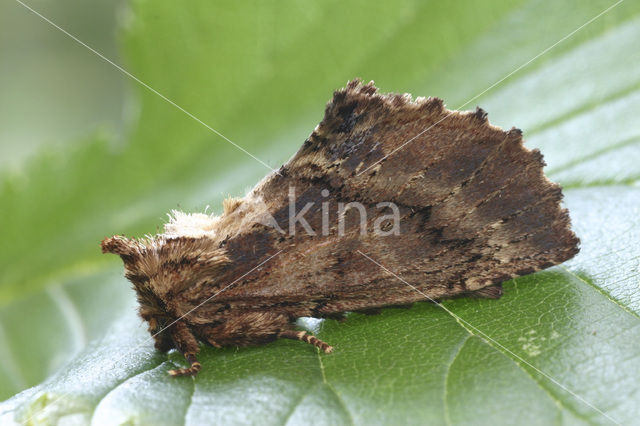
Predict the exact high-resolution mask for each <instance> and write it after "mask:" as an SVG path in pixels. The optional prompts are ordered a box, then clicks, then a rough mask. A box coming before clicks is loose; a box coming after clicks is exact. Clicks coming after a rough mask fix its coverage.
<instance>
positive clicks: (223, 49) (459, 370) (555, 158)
mask: <svg viewBox="0 0 640 426" xmlns="http://www.w3.org/2000/svg"><path fill="white" fill-rule="evenodd" d="M614 4H615V3H614V2H613V1H604V0H598V1H592V2H581V1H577V0H575V1H574V0H571V1H565V2H553V1H548V0H498V1H492V2H484V1H480V0H464V1H460V2H446V3H445V2H437V1H417V0H415V1H411V0H397V1H390V2H384V3H382V2H378V3H372V2H366V1H328V0H327V1H319V2H307V1H294V0H289V1H282V2H275V1H274V2H271V1H268V2H259V1H251V2H233V1H219V2H215V3H213V2H210V1H208V0H195V1H191V2H188V3H177V2H174V1H170V0H156V1H153V2H152V1H148V0H131V1H128V2H126V1H124V0H119V1H111V0H110V1H101V2H80V1H77V0H73V1H72V0H64V1H56V2H50V1H44V0H32V1H29V2H28V5H29V6H31V7H33V8H34V9H35V10H37V11H38V12H40V13H41V14H42V15H44V16H46V17H47V18H49V19H51V20H52V21H53V22H55V23H56V24H57V25H59V26H61V27H62V28H64V29H65V30H67V31H69V32H70V33H72V34H73V35H75V36H76V37H78V38H79V39H80V40H82V41H83V42H85V43H87V44H88V45H90V46H91V47H93V48H95V49H96V50H98V51H99V52H101V53H102V54H104V55H105V56H106V57H108V58H110V59H112V60H113V61H114V62H115V63H117V64H120V65H122V66H123V67H124V68H125V69H126V70H128V71H130V72H131V73H132V74H134V75H135V76H136V77H138V78H139V79H140V80H142V81H143V82H145V83H146V84H148V85H150V86H151V87H153V88H154V89H155V90H157V91H158V92H160V93H161V94H162V95H164V96H166V97H167V98H169V99H171V100H172V101H174V102H176V103H177V104H178V105H180V106H181V107H183V108H184V109H185V110H187V111H189V112H190V113H192V114H194V115H195V116H197V117H198V118H199V119H201V120H202V121H203V122H205V123H207V124H208V125H210V126H212V127H213V128H215V129H216V130H218V131H220V132H222V133H223V134H224V135H225V136H227V137H229V138H230V139H231V140H233V141H234V142H236V143H237V144H239V145H241V146H242V147H243V148H245V149H247V150H248V151H250V152H251V153H252V154H254V155H255V156H257V157H258V158H260V159H261V160H263V161H265V162H266V163H267V164H268V165H269V166H271V167H274V168H275V167H278V166H279V165H280V164H282V162H284V161H286V159H287V158H289V157H290V156H291V155H292V154H293V153H294V152H295V150H296V149H297V148H298V147H299V145H300V144H301V143H302V142H303V141H304V139H305V138H306V137H307V136H308V134H309V133H310V132H311V131H312V129H313V128H314V127H315V125H316V124H317V122H318V121H319V120H320V119H321V118H322V113H323V110H324V105H325V103H326V102H327V101H328V100H329V99H330V97H331V94H332V91H333V90H335V89H336V88H339V87H342V86H343V85H344V84H345V83H346V82H347V81H348V80H350V79H352V78H354V77H361V78H363V79H364V80H371V79H373V80H375V81H376V84H377V86H378V87H380V89H381V90H382V91H393V92H411V93H413V94H414V95H415V96H422V95H424V96H439V97H441V98H443V99H444V100H445V102H446V104H447V106H448V107H449V108H452V109H454V108H457V107H459V106H461V105H463V104H465V103H466V102H467V101H469V100H470V99H472V98H474V97H475V96H476V95H479V94H482V95H481V96H479V97H478V98H477V99H473V101H472V102H470V103H468V105H465V106H464V109H473V108H475V106H476V105H480V106H482V107H483V108H484V109H486V110H487V111H488V112H489V119H490V120H491V122H492V123H493V124H496V125H499V126H502V127H505V128H510V127H511V126H517V127H520V128H522V129H523V130H524V135H525V139H526V141H527V142H526V144H527V146H529V147H538V148H540V149H541V150H542V152H543V154H544V155H545V159H546V161H547V163H548V167H547V169H546V172H547V174H548V175H549V176H550V177H551V178H552V179H553V180H555V181H559V182H561V183H562V184H563V186H564V187H565V194H566V203H567V206H568V207H569V209H570V211H571V214H572V219H573V223H574V227H575V229H576V232H577V233H578V235H579V236H580V238H581V239H582V251H581V254H580V255H579V256H578V257H577V258H576V259H574V260H572V261H571V262H569V263H568V264H567V265H565V266H563V267H560V268H555V269H553V270H552V271H550V272H545V273H541V274H534V275H533V276H530V277H526V278H523V279H521V280H518V282H515V281H511V282H509V283H507V284H506V285H505V288H506V293H505V296H504V297H503V298H502V299H501V300H499V301H480V300H466V299H462V300H456V301H451V302H447V305H448V306H449V307H450V308H451V309H452V310H454V311H455V312H456V313H458V314H459V315H460V316H462V317H463V318H465V319H466V320H467V321H469V322H470V323H472V324H474V325H477V326H478V327H479V328H481V329H482V330H483V331H484V332H486V333H487V334H488V335H489V336H491V337H492V338H494V339H496V340H497V341H499V342H500V343H501V344H502V345H504V348H508V351H505V350H504V349H501V348H500V347H497V346H495V345H491V344H489V343H488V342H487V341H485V340H483V339H481V338H480V337H478V336H477V335H475V334H474V333H471V332H469V330H465V329H464V328H463V327H461V326H460V324H458V323H457V322H456V321H455V320H453V319H452V318H451V317H449V316H448V315H446V313H444V312H443V311H441V310H438V308H436V307H434V306H429V305H428V304H425V305H424V306H419V307H416V308H414V309H412V310H409V311H398V310H389V311H386V312H385V313H384V314H383V315H381V316H379V317H374V318H369V317H361V316H358V315H351V316H350V317H349V318H348V320H347V321H345V323H343V324H337V323H335V322H333V321H324V322H319V323H318V322H314V321H311V320H308V321H303V322H302V323H301V325H303V326H305V327H307V328H310V329H311V330H312V331H314V332H316V333H317V334H318V335H319V336H320V337H321V338H323V339H324V340H327V341H331V342H332V343H334V344H336V345H337V348H339V350H337V351H336V353H335V354H333V355H332V356H331V357H325V358H322V359H320V358H318V357H317V355H316V354H315V353H314V352H312V351H307V350H305V349H301V348H300V347H299V346H298V345H296V344H295V343H296V342H277V343H275V344H272V345H268V346H266V347H261V348H247V349H240V350H238V351H236V350H235V349H234V348H231V349H229V350H222V351H216V350H212V349H209V348H205V349H204V350H203V355H202V360H203V365H205V371H203V373H202V374H201V375H200V376H198V378H197V379H196V380H195V381H181V380H174V381H171V380H168V378H167V377H166V370H167V369H169V368H170V367H171V366H172V365H175V364H176V363H178V364H179V363H180V362H182V361H181V360H180V358H179V357H176V356H173V355H170V356H169V357H168V358H167V356H165V355H161V354H158V353H155V352H154V351H153V349H152V347H151V346H150V345H149V344H148V342H147V343H143V344H142V345H141V346H140V342H144V339H145V337H146V336H147V335H146V332H145V330H144V329H143V327H142V325H141V321H140V320H139V319H137V318H136V316H135V312H134V306H135V304H134V295H133V294H132V292H131V291H130V290H129V288H128V287H129V285H128V284H127V282H126V280H124V278H123V277H122V270H121V265H120V263H119V261H118V260H117V259H114V258H112V257H108V256H102V255H101V254H100V251H99V245H98V244H99V241H100V240H101V239H102V238H104V237H105V236H109V235H112V234H116V233H117V234H127V235H135V236H141V235H143V234H145V233H155V232H156V231H158V230H159V229H160V227H161V226H162V224H163V223H164V221H165V220H166V212H168V211H169V210H170V209H172V208H177V207H180V208H182V209H184V210H187V211H202V210H204V209H205V208H206V206H208V205H210V206H211V209H212V210H213V211H214V212H219V211H220V210H221V204H220V203H221V200H222V199H223V198H224V197H225V196H227V195H229V194H231V195H242V194H244V193H245V192H246V190H247V189H248V188H250V187H251V186H252V185H253V184H254V183H255V182H257V180H258V179H260V178H261V177H262V176H264V174H265V173H267V172H268V171H269V170H268V168H267V167H265V166H264V165H262V164H260V163H259V162H256V161H255V160H254V159H252V158H250V157H249V156H247V155H246V154H244V153H243V152H241V151H239V150H238V149H237V148H235V147H233V146H231V145H230V144H229V143H227V142H226V141H224V140H223V139H221V138H220V137H219V136H217V135H215V134H213V133H212V132H211V131H209V130H208V129H206V128H205V127H204V126H202V125H201V124H199V123H198V122H196V121H195V120H193V119H192V118H190V117H188V116H187V115H185V114H184V113H183V112H181V111H179V110H178V109H176V108H175V107H174V106H172V105H170V104H169V103H167V102H166V101H165V100H163V99H162V98H160V97H159V96H158V95H157V94H155V93H152V92H150V91H148V90H146V89H145V88H143V87H141V86H140V85H139V84H137V83H136V82H134V81H133V80H131V79H129V78H127V77H126V76H125V75H123V74H122V73H121V72H120V71H118V70H117V69H116V68H115V67H114V66H112V65H110V64H109V63H107V62H105V61H104V60H102V59H101V58H99V57H98V56H96V55H95V54H93V53H92V52H90V51H89V50H88V49H87V48H85V47H83V46H81V45H79V44H78V43H76V42H74V41H73V40H71V39H70V38H69V37H68V36H66V35H64V34H63V33H61V32H60V31H59V30H57V29H55V28H53V27H52V26H51V25H49V24H48V23H47V22H45V21H44V20H43V19H41V18H40V17H38V16H36V15H34V14H33V13H31V12H30V11H28V10H27V9H26V8H25V7H24V6H22V5H21V4H20V3H18V2H14V1H4V2H2V3H1V4H0V23H1V24H2V25H1V27H0V400H4V399H7V401H5V402H4V403H0V423H3V424H4V423H5V422H6V423H11V422H14V421H16V419H17V420H19V421H24V420H26V419H29V420H30V421H32V422H34V423H42V424H52V423H56V422H57V421H65V422H69V423H72V424H74V423H75V424H85V423H90V422H91V423H93V424H102V423H104V424H113V423H125V422H131V423H135V424H154V423H158V422H161V423H165V424H184V423H187V424H199V423H203V422H204V423H212V422H225V423H229V422H230V423H247V422H258V421H260V422H263V423H264V422H266V423H272V424H284V423H287V422H290V423H308V422H309V421H310V420H315V421H316V423H326V424H336V423H338V424H339V423H345V424H349V423H357V424H361V423H371V422H373V423H380V422H386V423H392V422H403V423H408V422H411V421H416V422H420V423H424V422H431V423H437V424H440V423H443V424H454V423H461V424H462V423H468V422H475V423H487V424H510V423H511V424H512V423H513V422H514V421H516V420H518V419H520V420H522V421H524V422H525V423H531V424H533V423H541V424H548V423H549V422H556V423H572V424H575V423H607V422H608V421H609V420H608V418H607V415H610V416H612V418H614V419H616V421H619V422H622V423H629V422H632V421H633V420H634V419H636V418H637V416H638V415H640V413H639V412H638V407H637V406H636V405H637V404H634V403H633V401H634V400H637V395H638V392H640V390H639V387H638V385H637V383H639V381H638V380H639V379H640V353H639V349H638V348H637V345H636V344H635V342H637V341H638V338H639V337H640V327H639V326H638V323H639V322H640V290H639V285H638V276H639V275H640V272H639V271H640V269H639V268H640V262H639V260H638V259H640V247H639V245H638V241H640V232H639V231H638V229H639V228H638V222H639V219H638V218H639V217H640V216H639V213H640V206H639V201H638V200H640V189H639V188H638V182H639V179H640V166H639V165H640V126H639V125H638V120H637V116H638V113H639V112H640V53H639V51H638V49H637V45H638V41H639V40H640V17H639V14H640V6H639V5H638V2H632V1H630V0H627V1H625V2H622V3H620V4H619V5H617V6H615V7H614V8H613V9H611V10H610V11H609V12H607V13H606V14H604V15H603V16H601V17H599V18H598V19H597V20H595V21H593V22H592V23H591V24H589V25H588V26H586V27H585V28H583V29H581V30H580V31H578V32H577V33H575V35H573V36H571V37H569V38H568V39H566V40H564V41H563V42H562V43H560V44H558V45H557V46H555V47H554V48H553V49H552V50H550V51H548V52H547V53H545V54H544V55H542V56H540V57H539V58H537V59H536V60H534V61H532V62H531V63H528V61H530V60H531V59H533V58H535V57H536V56H537V55H538V54H540V53H541V52H543V51H544V50H545V49H547V48H548V47H550V46H552V45H554V43H556V42H558V41H559V40H561V39H562V38H563V37H565V36H567V35H568V34H569V33H570V32H572V31H573V30H575V29H576V28H578V27H580V26H581V25H583V24H585V23H586V22H588V21H589V20H590V19H592V18H594V17H595V16H597V15H598V14H599V13H601V12H602V11H604V10H605V9H606V8H608V7H610V6H612V5H614ZM525 63H527V66H526V67H524V68H522V69H521V70H519V71H518V72H517V73H514V74H513V75H509V74H510V73H511V72H512V71H514V70H516V69H518V67H520V66H521V65H523V64H525ZM507 75H509V77H508V78H506V79H505V80H504V81H501V79H502V78H503V77H505V76H507ZM498 81H500V83H499V84H498V85H496V86H495V87H493V88H492V89H491V90H489V91H487V92H484V91H485V89H487V88H489V87H491V86H492V85H493V84H494V83H496V82H498ZM523 339H524V340H523ZM376 348H384V350H381V349H376ZM509 351H510V352H509ZM513 354H517V355H518V356H519V357H521V358H523V359H526V360H527V362H529V363H530V365H524V364H522V362H521V361H519V358H516V357H514V356H513ZM533 367H535V368H533ZM536 369H539V370H541V371H544V372H546V373H549V374H550V375H552V376H553V377H554V379H557V380H558V381H559V382H560V383H562V384H564V385H566V386H567V387H568V388H569V389H571V390H572V391H574V392H576V393H577V394H578V395H580V396H581V397H583V398H584V399H586V400H587V401H590V402H592V403H593V405H594V406H595V407H597V409H594V408H593V407H591V406H589V405H588V404H585V403H584V401H582V400H581V399H580V398H577V397H575V396H574V395H572V394H571V393H570V392H567V391H566V390H564V389H562V388H560V387H558V386H557V384H555V383H554V382H553V381H551V380H549V379H548V377H545V376H544V375H541V374H540V373H539V372H538V371H537V370H536ZM24 389H27V390H26V391H24V392H22V393H20V394H18V395H16V396H13V395H15V394H16V393H18V392H20V391H22V390H24ZM301 395H302V396H301ZM12 396H13V397H12ZM598 410H600V411H598ZM602 412H604V413H606V414H605V415H603V414H602ZM523 416H524V417H523ZM114 419H115V420H114Z"/></svg>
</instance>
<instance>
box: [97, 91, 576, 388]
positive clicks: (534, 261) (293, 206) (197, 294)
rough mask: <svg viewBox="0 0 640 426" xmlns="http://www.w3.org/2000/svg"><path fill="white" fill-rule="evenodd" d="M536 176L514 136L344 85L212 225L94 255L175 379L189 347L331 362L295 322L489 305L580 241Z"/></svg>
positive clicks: (185, 226) (196, 223) (110, 244)
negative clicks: (108, 268)
mask: <svg viewBox="0 0 640 426" xmlns="http://www.w3.org/2000/svg"><path fill="white" fill-rule="evenodd" d="M425 129H426V131H425ZM543 166H544V162H543V161H542V155H541V154H540V152H538V151H537V150H528V149H526V148H525V147H524V146H523V141H522V132H521V131H520V130H518V129H515V128H514V129H511V130H509V131H503V130H502V129H500V128H498V127H496V126H492V125H491V124H489V123H488V121H487V116H486V113H485V112H484V111H483V110H481V109H477V110H476V111H475V112H459V111H450V110H447V109H446V108H444V105H443V102H442V100H440V99H438V98H417V99H416V100H415V101H414V100H412V99H411V96H410V95H407V94H404V95H399V94H390V95H383V94H379V93H377V89H376V87H375V86H374V85H373V82H371V83H369V84H363V83H361V82H360V81H359V80H354V81H351V82H349V83H348V85H347V86H346V88H344V89H341V90H338V91H336V92H335V93H334V96H333V99H332V100H331V101H330V102H329V103H328V104H327V107H326V110H325V116H324V118H323V120H322V122H321V123H320V124H319V125H318V126H317V127H316V129H315V130H314V131H313V133H312V134H311V136H309V138H308V139H307V140H306V141H305V142H304V144H303V145H302V147H301V148H300V150H299V151H298V152H297V153H296V154H295V155H294V156H293V157H292V158H291V159H290V160H289V161H288V162H287V163H286V164H285V165H283V166H282V167H281V168H280V170H279V172H278V173H272V174H270V175H268V176H266V177H265V178H264V179H263V180H262V181H261V182H260V183H258V185H256V187H255V188H254V189H253V190H252V191H251V192H249V194H248V195H246V196H245V197H244V198H240V199H228V200H225V202H224V212H223V213H222V215H221V216H213V215H205V214H186V213H182V212H174V213H173V216H172V217H171V219H170V221H169V223H167V224H166V225H165V227H164V233H162V234H159V235H156V236H154V237H149V238H146V239H139V240H136V239H128V238H125V237H122V236H114V237H111V238H107V239H105V240H104V241H102V251H103V252H105V253H115V254H118V255H120V257H121V258H122V260H123V261H124V266H125V275H126V277H127V278H128V279H129V280H130V281H131V282H132V283H133V286H134V288H135V291H136V293H137V297H138V302H139V303H140V308H139V312H140V316H141V317H142V318H143V319H144V320H146V321H147V322H148V324H149V331H150V332H151V334H152V335H153V337H154V339H155V346H156V348H157V349H159V350H161V351H168V350H170V349H174V348H175V349H177V350H179V351H180V352H181V353H183V354H184V356H185V358H186V359H187V361H188V362H189V363H190V367H189V368H183V369H178V370H172V371H170V374H172V375H174V376H180V375H194V374H196V373H197V372H198V371H199V370H200V368H201V367H200V364H199V363H198V361H197V360H196V354H197V352H198V350H199V342H205V343H208V344H211V345H213V346H216V347H220V346H245V345H255V344H261V343H265V342H269V341H273V340H275V339H278V338H287V339H298V340H303V341H305V342H307V343H310V344H312V345H314V346H316V347H318V348H320V349H321V350H323V351H325V352H331V350H332V347H331V346H329V345H328V344H327V343H325V342H323V341H321V340H319V339H317V338H315V337H314V336H311V335H308V334H307V333H306V332H304V331H299V330H297V329H296V328H294V325H293V322H294V321H295V320H296V318H299V317H317V318H327V317H334V318H335V317H339V316H340V315H342V314H343V313H344V312H346V311H369V310H372V309H376V308H381V307H385V306H392V305H404V304H411V303H413V302H416V301H422V300H425V296H424V295H427V296H428V297H429V298H431V299H443V298H448V297H453V296H459V295H475V296H480V297H490V298H498V297H500V295H501V293H502V287H501V282H503V281H505V280H507V279H510V278H513V277H518V276H521V275H525V274H529V273H532V272H534V271H538V270H541V269H544V268H547V267H550V266H552V265H556V264H558V263H561V262H563V261H565V260H567V259H570V258H571V257H573V256H574V255H575V254H576V253H577V252H578V239H577V238H576V236H575V235H574V234H573V232H572V231H571V229H570V222H569V216H568V213H567V211H566V210H564V209H562V208H561V206H560V201H561V198H562V193H561V189H560V187H559V186H558V185H556V184H554V183H552V182H550V181H549V180H548V179H547V178H546V177H545V176H544V174H543V171H542V168H543ZM390 213H393V214H390ZM363 218H364V219H363ZM392 219H393V220H392ZM363 253H364V254H366V255H367V256H368V257H370V258H371V259H376V261H377V262H379V263H380V264H381V265H384V267H385V268H387V269H388V270H390V271H393V272H394V273H395V274H397V275H399V276H402V277H403V279H404V280H406V281H407V282H410V283H411V284H412V285H413V286H415V287H416V288H417V289H418V290H420V292H422V293H423V294H424V295H423V294H420V293H419V292H417V291H416V290H415V289H413V288H411V287H410V286H408V285H406V284H405V283H404V282H402V281H401V280H398V279H396V278H394V277H393V276H391V275H389V274H388V272H387V271H385V270H384V269H383V268H380V267H379V266H378V265H376V264H374V263H372V262H371V260H370V259H368V258H367V257H365V256H363V255H362V254H363Z"/></svg>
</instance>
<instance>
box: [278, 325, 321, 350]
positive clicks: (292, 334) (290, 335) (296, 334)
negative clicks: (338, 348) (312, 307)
mask: <svg viewBox="0 0 640 426" xmlns="http://www.w3.org/2000/svg"><path fill="white" fill-rule="evenodd" d="M278 337H282V338H285V339H292V340H302V341H303V342H307V343H309V344H310V345H313V346H315V347H316V348H320V349H321V350H322V351H324V353H326V354H328V353H331V351H333V346H331V345H329V344H328V343H325V342H323V341H322V340H320V339H318V338H317V337H315V336H312V335H310V334H307V332H306V331H297V330H284V331H281V332H280V334H279V335H278Z"/></svg>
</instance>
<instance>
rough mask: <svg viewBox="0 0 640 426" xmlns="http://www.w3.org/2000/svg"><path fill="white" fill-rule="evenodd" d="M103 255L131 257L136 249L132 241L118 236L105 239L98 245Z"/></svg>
mask: <svg viewBox="0 0 640 426" xmlns="http://www.w3.org/2000/svg"><path fill="white" fill-rule="evenodd" d="M100 246H101V247H102V252H103V253H113V254H119V255H121V256H127V255H131V254H132V253H133V252H134V250H135V249H136V244H135V242H134V241H132V240H130V239H128V238H126V237H122V236H119V235H116V236H113V237H110V238H105V239H104V240H102V242H101V243H100Z"/></svg>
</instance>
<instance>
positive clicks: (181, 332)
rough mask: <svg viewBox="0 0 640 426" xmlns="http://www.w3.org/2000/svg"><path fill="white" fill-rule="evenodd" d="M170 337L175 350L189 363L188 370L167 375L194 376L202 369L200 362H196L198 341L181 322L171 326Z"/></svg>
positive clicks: (179, 369) (177, 370)
mask: <svg viewBox="0 0 640 426" xmlns="http://www.w3.org/2000/svg"><path fill="white" fill-rule="evenodd" d="M171 335H172V337H173V341H174V343H175V346H176V348H178V350H179V351H180V352H182V354H183V355H184V357H185V359H186V360H187V362H189V368H178V369H176V370H169V374H170V375H171V376H173V377H177V376H195V375H196V374H198V372H199V371H200V369H201V368H202V366H201V365H200V362H198V359H197V358H196V354H197V353H198V351H199V350H200V347H199V346H198V341H197V340H196V338H195V337H194V336H193V334H192V333H191V331H190V330H189V327H187V325H186V324H185V323H183V322H182V321H178V322H177V323H175V324H174V325H173V330H172V332H171Z"/></svg>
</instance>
